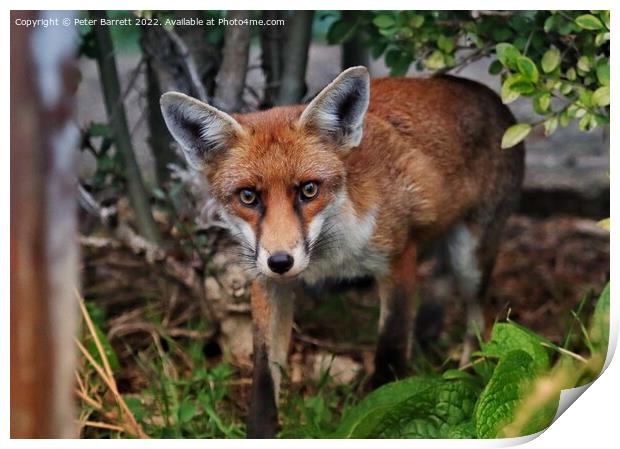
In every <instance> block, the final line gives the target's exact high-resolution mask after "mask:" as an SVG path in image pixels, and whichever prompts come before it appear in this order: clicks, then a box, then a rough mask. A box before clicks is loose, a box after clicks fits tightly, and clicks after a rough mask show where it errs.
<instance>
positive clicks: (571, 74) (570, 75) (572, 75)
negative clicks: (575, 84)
mask: <svg viewBox="0 0 620 449" xmlns="http://www.w3.org/2000/svg"><path fill="white" fill-rule="evenodd" d="M566 78H568V80H569V81H575V80H576V79H577V72H576V71H575V69H574V68H573V67H571V68H570V69H568V70H567V71H566Z"/></svg>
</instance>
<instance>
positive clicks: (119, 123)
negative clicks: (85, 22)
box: [90, 11, 160, 243]
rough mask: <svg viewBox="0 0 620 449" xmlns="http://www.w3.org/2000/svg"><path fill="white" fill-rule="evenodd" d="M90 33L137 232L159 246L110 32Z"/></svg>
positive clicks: (100, 28) (96, 28)
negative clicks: (133, 142)
mask: <svg viewBox="0 0 620 449" xmlns="http://www.w3.org/2000/svg"><path fill="white" fill-rule="evenodd" d="M90 17H91V18H93V19H97V21H98V23H99V20H101V19H104V18H106V13H105V11H91V12H90ZM93 32H94V37H95V42H96V44H97V64H98V66H99V75H100V78H101V86H102V90H103V97H104V101H105V106H106V111H107V114H108V120H109V121H110V127H111V128H112V132H113V134H114V142H115V144H116V147H117V149H118V151H119V153H120V154H121V157H122V159H123V163H124V164H125V174H126V178H127V187H128V190H129V199H130V201H131V204H132V206H133V209H134V212H135V214H136V222H137V225H138V229H139V231H140V233H141V234H142V235H143V236H144V237H145V238H147V239H149V240H151V241H152V242H156V243H158V242H159V241H160V236H159V231H158V229H157V226H156V224H155V221H154V220H153V216H152V215H151V209H150V206H149V195H148V194H147V191H146V189H145V187H144V182H143V180H142V174H141V173H140V167H139V166H138V162H137V161H136V157H135V154H134V150H133V146H132V144H131V136H130V135H129V128H128V126H127V117H126V115H125V106H124V105H123V98H122V97H121V88H120V84H119V80H118V72H117V69H116V60H115V59H114V47H113V45H112V38H111V36H110V30H109V29H108V27H106V26H101V25H95V26H94V27H93Z"/></svg>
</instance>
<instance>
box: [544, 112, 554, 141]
mask: <svg viewBox="0 0 620 449" xmlns="http://www.w3.org/2000/svg"><path fill="white" fill-rule="evenodd" d="M543 125H544V127H545V137H549V136H551V135H552V134H553V133H554V132H555V130H556V129H557V128H558V117H557V116H556V115H554V116H552V117H549V118H548V119H546V120H545V121H544V122H543Z"/></svg>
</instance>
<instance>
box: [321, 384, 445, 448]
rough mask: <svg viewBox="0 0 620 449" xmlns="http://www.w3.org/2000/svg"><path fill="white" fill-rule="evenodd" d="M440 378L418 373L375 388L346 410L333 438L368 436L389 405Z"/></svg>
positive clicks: (424, 388)
mask: <svg viewBox="0 0 620 449" xmlns="http://www.w3.org/2000/svg"><path fill="white" fill-rule="evenodd" d="M441 382H442V380H441V379H440V378H439V377H435V376H420V377H410V378H408V379H404V380H401V381H398V382H392V383H389V384H386V385H384V386H382V387H380V388H378V389H377V390H375V391H373V392H372V393H370V394H369V395H368V396H366V397H365V398H364V399H363V400H362V401H361V402H360V403H359V404H358V405H356V406H355V407H353V408H352V409H350V410H348V411H347V412H346V413H345V415H344V417H343V419H342V421H341V422H340V425H339V426H338V429H336V431H335V432H334V433H333V435H332V438H367V437H368V436H370V435H372V434H373V432H374V431H376V429H377V427H378V425H379V424H380V423H381V421H382V419H383V417H384V416H385V415H386V414H387V413H388V412H389V411H390V410H391V409H392V408H394V407H397V406H398V405H399V404H400V403H401V402H404V401H406V400H408V399H409V398H411V397H416V396H420V397H421V396H422V395H423V393H424V392H425V391H428V390H430V389H432V388H436V387H437V385H438V384H439V383H441ZM420 402H422V400H420Z"/></svg>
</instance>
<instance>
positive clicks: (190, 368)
mask: <svg viewBox="0 0 620 449" xmlns="http://www.w3.org/2000/svg"><path fill="white" fill-rule="evenodd" d="M593 299H594V298H593V297H592V295H588V296H587V297H586V298H584V300H583V301H581V302H580V303H579V304H578V305H577V307H576V308H575V310H574V311H573V312H572V322H571V323H568V324H570V325H567V328H566V333H565V334H564V338H563V343H562V346H557V345H555V344H552V348H551V349H554V350H556V351H558V353H560V354H561V355H562V356H563V357H564V358H566V359H570V360H568V361H569V362H571V365H570V367H573V365H574V364H575V363H577V362H580V363H578V365H577V366H579V367H581V368H580V369H574V367H573V368H571V369H570V370H569V371H570V372H571V373H573V374H574V373H577V374H578V375H579V376H581V374H580V373H582V372H585V371H584V370H586V369H590V368H589V364H584V363H583V362H584V360H580V359H582V357H581V356H579V355H578V354H575V353H573V352H571V351H570V350H568V347H570V348H571V349H575V344H574V342H571V340H583V339H584V335H585V337H586V342H587V341H588V340H587V332H586V330H585V326H586V324H585V323H586V321H587V319H586V316H587V315H585V313H584V309H589V308H590V307H586V306H588V305H589V303H590V302H591V301H592V300H593ZM78 301H79V303H80V308H81V311H82V315H83V319H84V323H85V325H84V335H83V337H82V339H81V340H79V341H78V340H76V345H77V347H78V348H79V350H80V352H81V354H82V360H81V362H82V363H81V366H80V367H79V369H78V370H77V372H76V377H77V385H78V387H77V389H76V396H77V398H78V400H79V401H80V416H79V420H78V422H79V427H80V436H81V437H84V438H243V437H245V423H244V417H245V416H246V414H247V398H248V393H249V387H250V383H251V379H250V378H249V376H248V373H249V369H248V368H243V367H238V366H233V365H231V364H229V363H227V361H226V360H225V359H224V358H223V357H222V356H221V355H217V356H215V357H214V356H212V355H209V354H205V347H206V345H205V342H204V341H201V340H198V339H195V338H173V337H171V336H170V335H167V334H165V333H161V334H158V333H156V332H155V331H154V332H153V333H152V335H151V337H152V342H151V344H150V345H148V346H147V347H146V348H145V349H141V350H138V351H132V348H131V347H129V346H130V344H129V343H127V346H128V347H127V348H126V349H127V350H126V351H125V354H131V355H130V356H129V357H130V358H129V359H127V356H126V355H125V356H124V357H125V358H124V359H123V360H122V361H119V357H117V355H116V352H115V350H114V349H113V348H112V346H111V345H110V342H109V341H108V340H107V338H106V335H105V333H104V332H103V331H102V329H103V328H104V327H105V323H106V322H105V318H106V317H105V314H104V313H103V311H102V310H101V309H99V308H97V307H95V306H94V303H86V304H85V303H84V300H83V299H82V298H81V297H79V294H78ZM334 304H335V305H334ZM330 308H333V310H332V309H330ZM341 308H342V305H341V304H340V303H339V302H338V301H335V302H334V303H332V305H330V306H327V305H324V306H323V307H319V308H317V309H315V310H314V312H313V314H314V315H316V316H315V317H314V318H317V319H318V318H321V319H326V317H327V316H329V315H331V314H332V313H333V312H336V316H339V315H341V312H342V310H341ZM364 313H365V314H368V316H373V315H374V311H372V310H371V311H364ZM151 318H152V319H153V321H154V322H156V321H157V320H161V316H158V315H157V316H153V317H151ZM509 321H510V320H509ZM187 324H188V325H191V326H192V327H195V326H198V327H201V328H202V327H208V326H206V324H204V323H202V325H201V323H200V321H198V322H194V321H192V322H188V323H187ZM358 337H359V336H358ZM579 337H581V338H579ZM454 341H456V340H454ZM443 343H445V342H443ZM443 343H442V342H437V347H430V348H428V347H427V348H425V349H422V348H420V347H418V346H417V345H416V346H415V347H414V353H415V357H414V360H415V361H416V366H414V367H413V368H414V369H413V371H412V372H413V373H414V374H416V375H419V374H430V373H433V374H441V373H443V372H444V371H446V370H447V369H449V368H451V367H455V365H456V362H455V357H451V356H450V355H449V354H450V352H451V351H450V348H445V347H444V344H443ZM577 347H578V348H579V349H582V348H581V347H580V346H579V345H577ZM117 349H118V347H117ZM452 349H454V348H452ZM568 356H570V357H568ZM456 359H458V357H457V358H456ZM123 364H125V365H131V369H132V372H133V374H130V376H134V377H139V378H140V380H139V381H132V382H130V383H131V387H127V386H126V385H124V384H126V383H127V382H126V381H123V378H126V377H127V376H128V374H127V373H126V372H125V371H126V368H127V366H123ZM474 365H475V366H474ZM482 365H483V364H480V363H478V364H476V363H472V364H470V366H468V367H467V369H469V368H473V369H474V371H475V372H477V373H478V374H480V375H481V376H482V377H484V372H483V371H484V370H483V368H484V366H482ZM582 365H583V366H582ZM481 370H482V371H481ZM452 371H454V370H452ZM566 372H567V371H566V370H563V371H562V370H557V371H553V372H552V373H550V375H549V376H548V377H545V378H541V379H540V382H539V384H537V386H536V391H535V395H533V396H532V400H529V401H526V403H527V404H534V405H533V406H532V407H530V408H524V409H523V410H521V411H520V412H519V413H520V414H519V415H518V418H519V420H517V421H516V424H515V426H517V427H518V425H519V422H520V421H523V422H526V421H527V420H528V419H530V418H531V416H532V414H533V413H534V412H535V410H536V407H537V405H536V404H538V403H539V402H540V401H541V399H540V398H544V397H547V396H549V395H550V394H552V393H553V394H555V393H554V392H555V389H550V388H548V387H549V385H550V384H567V385H568V384H569V383H570V382H572V381H573V380H574V379H573V377H574V376H573V375H571V376H570V378H567V377H566ZM121 373H122V374H121ZM481 373H482V374H481ZM577 374H575V375H577ZM488 375H489V376H490V373H488ZM283 377H284V380H283V386H282V389H281V391H282V397H281V400H280V404H279V415H280V424H281V430H280V433H279V436H280V437H282V438H325V437H329V436H330V435H331V434H332V432H333V431H335V430H336V428H337V427H338V424H339V423H340V422H341V418H342V416H343V415H344V414H345V413H346V412H347V410H349V409H350V408H351V407H353V406H355V405H356V404H357V403H359V401H360V400H362V398H363V397H364V396H365V392H364V386H365V380H366V379H365V378H364V377H363V376H362V375H361V374H360V375H358V376H357V377H356V378H355V379H354V380H353V381H352V382H349V383H347V384H337V383H336V382H335V381H334V378H332V376H331V374H330V368H328V369H327V370H324V371H322V372H321V374H320V376H319V377H318V379H315V380H311V379H304V380H303V381H301V382H293V381H292V380H291V379H288V378H287V375H286V373H284V376H283ZM304 377H309V376H304ZM487 377H488V376H487ZM487 380H488V379H487ZM515 432H516V430H515Z"/></svg>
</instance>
